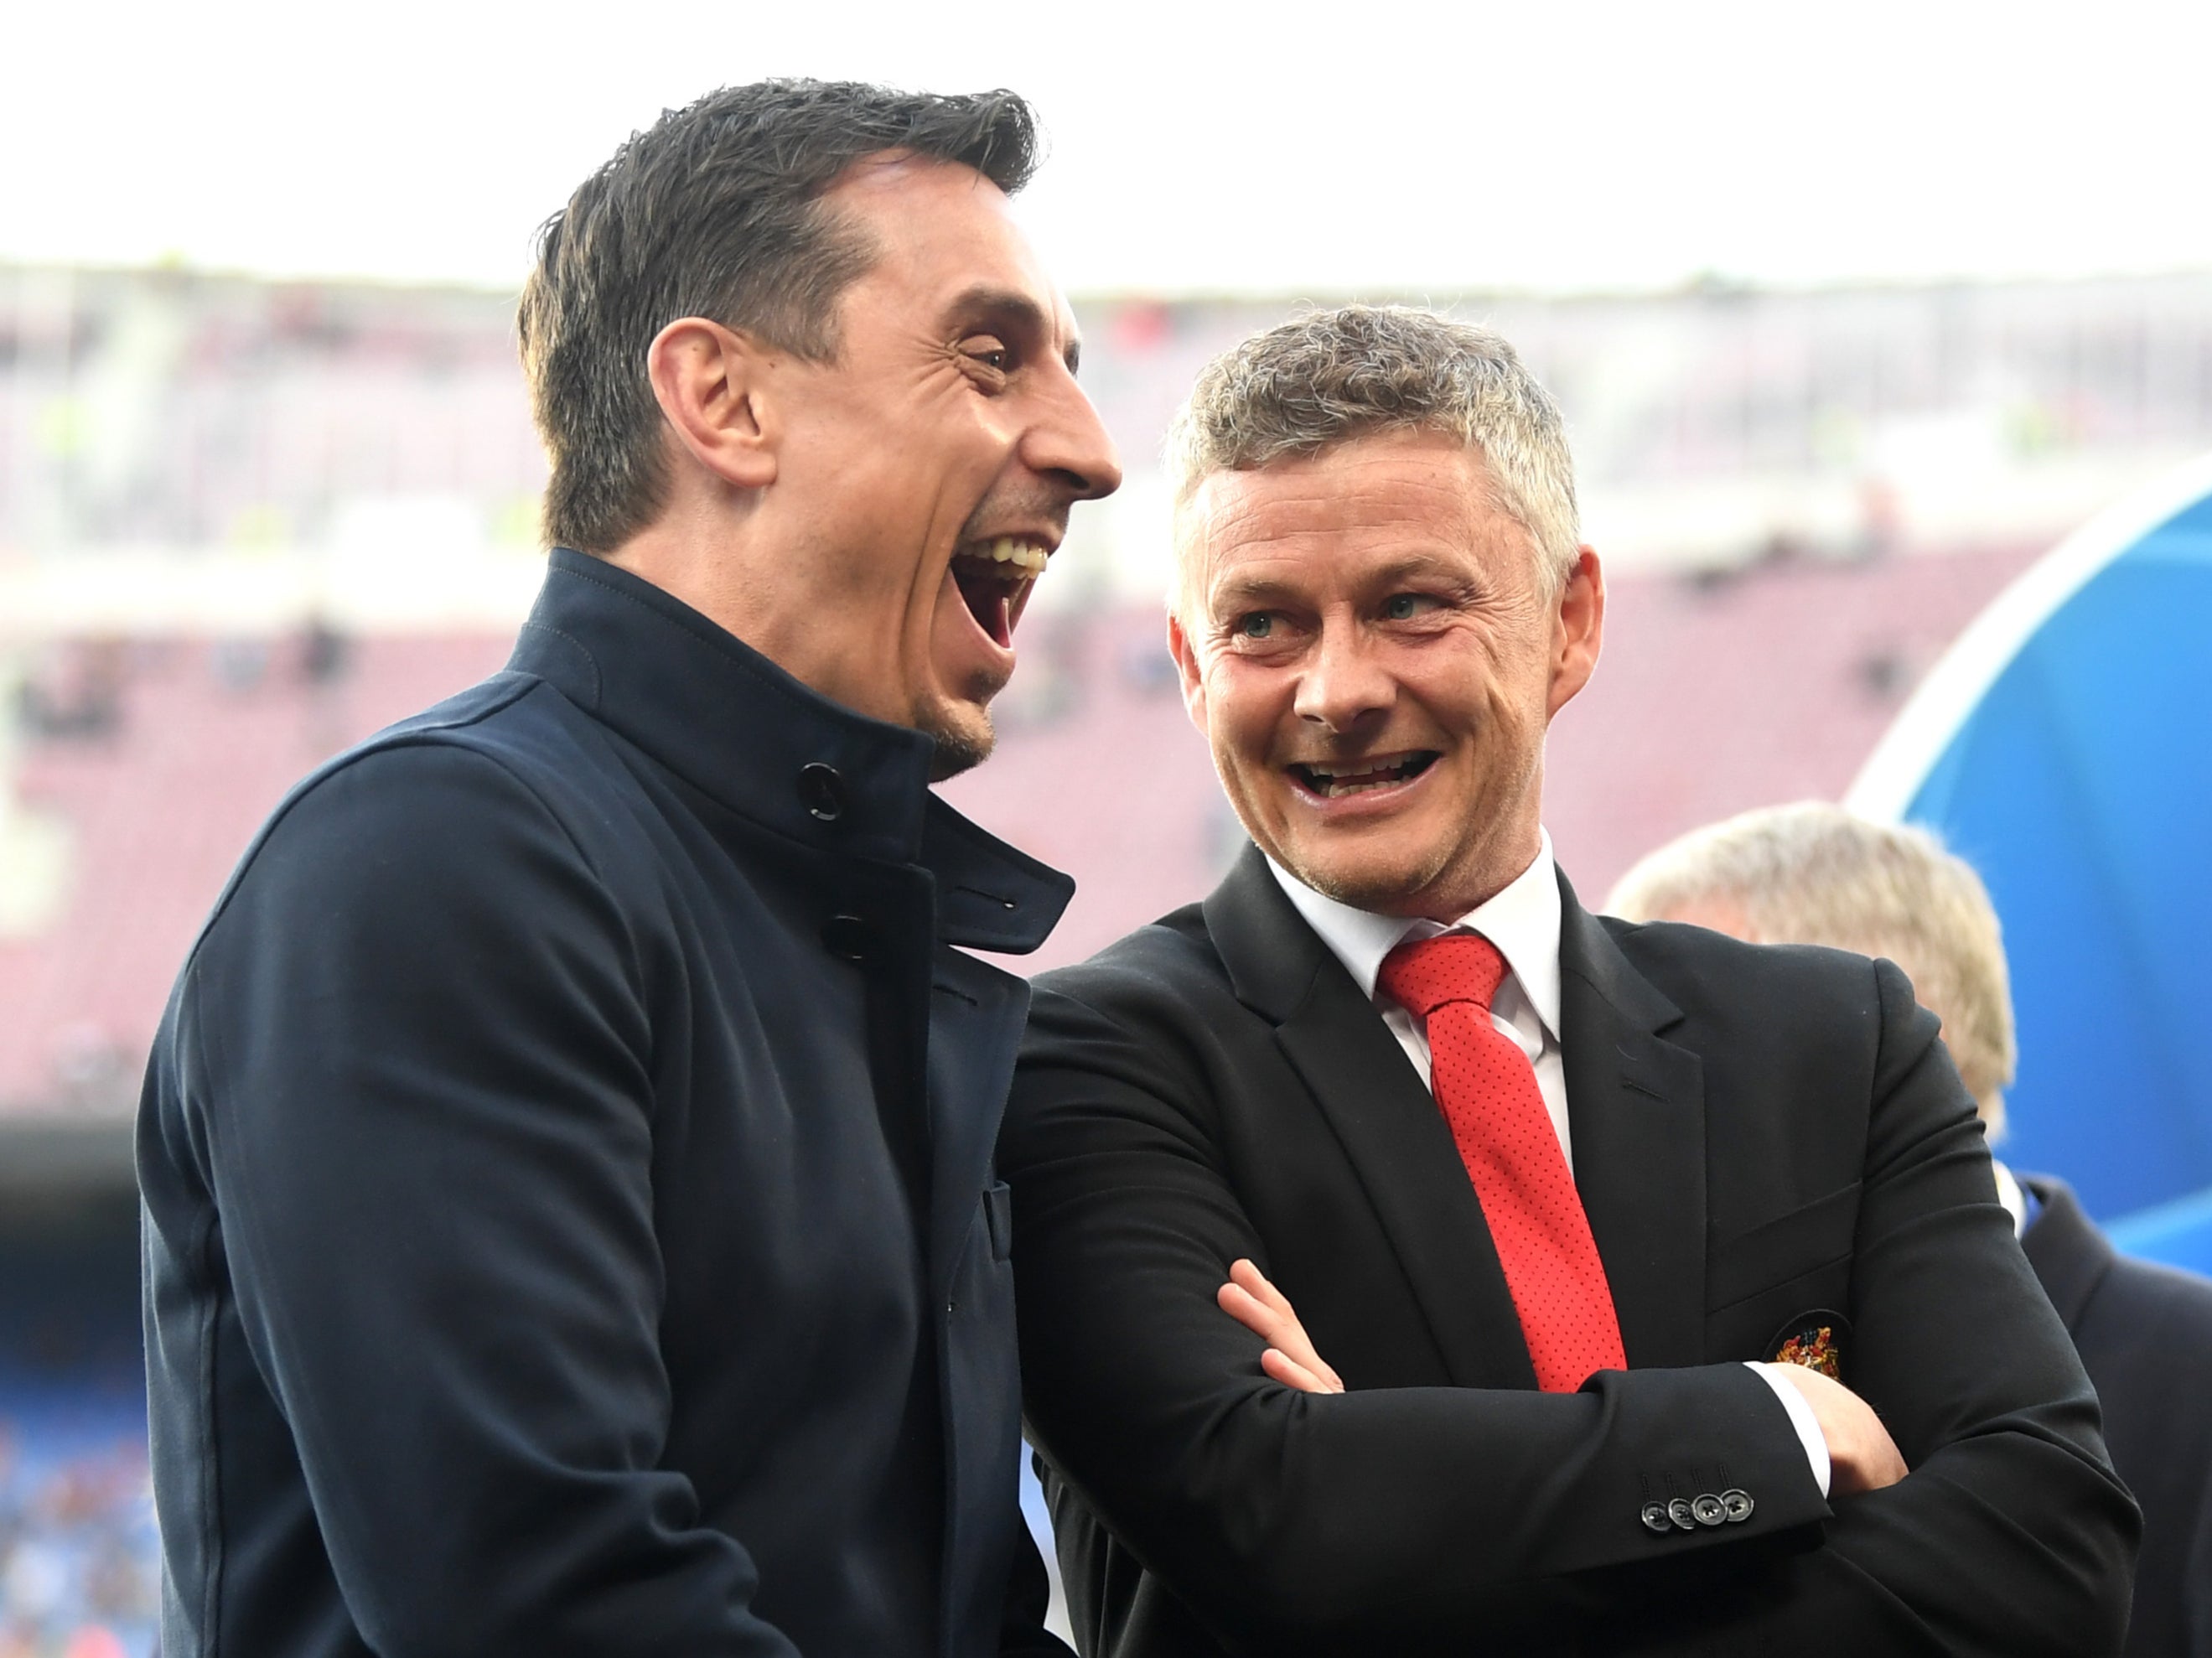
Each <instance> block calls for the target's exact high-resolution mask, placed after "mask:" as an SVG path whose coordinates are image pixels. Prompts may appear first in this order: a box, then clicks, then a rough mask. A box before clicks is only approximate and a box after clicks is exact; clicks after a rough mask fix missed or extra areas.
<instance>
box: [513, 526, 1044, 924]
mask: <svg viewBox="0 0 2212 1658" xmlns="http://www.w3.org/2000/svg"><path fill="white" fill-rule="evenodd" d="M507 667H508V669H509V670H510V671H514V672H519V673H526V674H531V675H534V676H535V677H538V678H541V679H544V680H545V681H546V682H547V683H550V684H551V685H553V686H554V687H555V688H556V689H558V690H559V691H560V692H561V693H562V695H565V696H567V697H568V700H569V701H572V702H574V703H575V704H576V705H577V706H578V707H579V708H582V709H584V710H585V711H586V713H588V714H592V716H593V717H595V718H596V719H598V720H600V721H601V722H602V723H603V724H605V725H606V726H609V727H610V728H611V729H612V730H613V731H615V732H617V733H618V734H619V735H620V736H622V737H623V738H625V739H626V740H627V741H629V742H630V743H632V744H635V746H637V747H638V748H640V749H641V750H644V751H645V752H646V753H647V754H648V755H650V756H653V758H654V759H655V760H657V761H659V762H660V763H661V764H663V765H665V766H666V767H667V768H669V769H670V770H671V771H672V772H674V773H676V774H678V776H680V777H682V778H683V779H684V780H685V781H686V782H688V783H690V785H691V786H693V787H695V788H696V789H698V790H699V791H701V792H702V793H704V794H706V795H708V797H710V798H711V799H714V800H715V801H716V802H718V803H719V804H720V805H723V806H726V807H727V808H728V809H729V810H730V811H733V812H735V813H737V814H738V816H739V817H743V818H744V819H746V820H747V821H748V822H750V823H754V824H756V825H757V826H759V827H761V828H763V829H769V830H771V831H773V832H774V833H775V834H777V835H782V836H784V837H785V838H787V839H788V840H792V841H798V842H799V843H800V844H802V845H805V846H810V847H819V848H821V849H823V850H824V851H831V852H836V853H844V854H846V855H848V856H851V857H855V858H860V859H868V860H870V861H872V862H878V863H887V864H902V865H911V864H920V865H924V866H925V867H927V869H929V870H930V872H932V873H933V874H934V875H935V876H936V878H937V883H938V893H939V897H938V925H939V937H940V938H942V939H943V940H944V941H945V942H946V943H948V944H964V945H968V946H970V947H972V948H976V949H983V950H1006V951H1012V952H1017V953H1018V952H1022V951H1025V950H1034V949H1036V946H1037V945H1038V944H1042V942H1043V941H1044V938H1045V936H1046V934H1048V932H1051V931H1052V928H1053V926H1054V923H1055V922H1057V921H1058V920H1059V919H1060V912H1061V911H1062V910H1064V909H1065V908H1066V907H1067V901H1068V898H1069V897H1070V896H1072V895H1073V891H1074V883H1073V882H1072V881H1070V880H1069V879H1068V878H1067V877H1066V876H1065V875H1062V874H1060V872H1058V871H1056V870H1054V869H1051V868H1048V866H1046V865H1043V864H1041V863H1039V862H1037V860H1036V859H1033V858H1030V857H1027V856H1025V855H1024V854H1023V853H1019V852H1017V851H1015V850H1014V849H1013V848H1012V847H1009V846H1007V845H1006V844H1005V843H1004V842H1003V841H999V840H997V839H995V838H994V837H993V836H991V835H987V834H986V833H985V832H984V831H983V830H981V829H978V828H976V826H975V824H973V823H969V821H968V820H967V819H966V818H964V817H961V816H960V814H959V813H957V812H956V811H953V810H952V808H951V807H950V806H948V805H945V803H944V802H943V801H942V800H940V799H938V798H937V796H936V795H935V794H933V793H931V791H930V788H929V765H930V756H931V754H932V752H933V746H934V745H933V744H932V742H931V740H930V738H928V737H927V736H925V735H924V734H923V733H921V732H918V731H913V730H909V729H908V728H907V727H905V726H894V725H890V724H887V723H886V722H884V721H883V720H871V719H869V718H867V717H866V715H863V714H855V713H854V711H853V710H851V709H850V708H845V707H843V706H842V704H839V703H836V702H834V701H830V700H829V698H828V697H825V696H823V695H821V694H820V693H819V692H817V691H815V690H813V689H811V688H809V687H808V686H806V685H805V684H802V683H800V682H799V681H798V680H797V679H794V678H793V677H792V676H791V675H789V674H787V673H786V672H785V671H783V670H782V669H781V668H779V667H778V666H776V665H775V663H773V662H771V661H769V659H767V658H766V657H764V656H763V655H761V654H760V653H759V652H757V651H756V650H753V649H752V648H751V647H749V646H747V645H746V644H744V642H743V641H741V640H739V639H738V638H737V637H736V636H735V635H732V634H731V633H730V632H728V631H727V630H726V629H723V628H720V627H719V626H717V625H716V624H715V623H712V622H710V621H708V619H707V618H706V617H705V616H702V615H700V614H699V612H698V611H696V610H693V609H691V607H690V606H689V605H687V604H684V603H683V602H682V601H681V600H679V599H678V598H674V597H673V596H672V595H671V594H669V593H667V592H663V591H662V590H661V589H660V588H659V587H656V586H653V584H652V583H651V582H649V581H646V580H642V579H641V578H640V577H637V576H635V575H632V574H630V573H629V572H628V571H627V570H623V569H618V568H616V567H615V566H613V565H611V564H609V563H606V562H605V561H603V560H600V559H596V558H592V557H590V556H587V555H586V554H583V553H579V552H575V551H573V550H570V549H568V548H565V547H556V548H555V549H554V550H553V551H552V553H551V555H550V557H549V559H548V567H547V569H546V573H545V583H544V586H543V587H542V588H540V589H539V591H538V602H537V604H535V605H534V606H532V610H531V613H530V617H529V620H528V621H526V622H525V623H523V626H522V631H521V635H520V637H519V638H518V639H517V641H516V642H515V647H514V654H513V658H512V659H510V660H509V661H508V663H507Z"/></svg>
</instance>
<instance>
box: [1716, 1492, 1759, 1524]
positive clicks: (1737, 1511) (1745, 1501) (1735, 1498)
mask: <svg viewBox="0 0 2212 1658" xmlns="http://www.w3.org/2000/svg"><path fill="white" fill-rule="evenodd" d="M1721 1509H1722V1512H1723V1513H1724V1514H1725V1515H1727V1516H1728V1521H1729V1524H1730V1525H1732V1526H1735V1525H1741V1524H1742V1523H1743V1522H1744V1521H1747V1520H1748V1519H1750V1518H1751V1509H1752V1502H1751V1493H1750V1492H1749V1491H1743V1490H1741V1489H1740V1488H1738V1487H1736V1486H1734V1485H1731V1486H1729V1488H1728V1490H1726V1491H1723V1492H1722V1493H1721Z"/></svg>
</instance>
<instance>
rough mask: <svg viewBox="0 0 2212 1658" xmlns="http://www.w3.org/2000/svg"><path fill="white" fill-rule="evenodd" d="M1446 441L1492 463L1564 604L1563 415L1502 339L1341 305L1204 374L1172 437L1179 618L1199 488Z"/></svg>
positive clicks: (1186, 596)
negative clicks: (1318, 461) (1410, 438)
mask: <svg viewBox="0 0 2212 1658" xmlns="http://www.w3.org/2000/svg"><path fill="white" fill-rule="evenodd" d="M1398 431H1436V432H1444V433H1449V434H1452V435H1454V436H1455V437H1457V438H1458V439H1459V440H1460V441H1461V442H1462V443H1464V444H1466V445H1467V446H1468V448H1470V449H1472V450H1474V451H1477V452H1479V453H1480V455H1481V457H1482V459H1483V460H1484V461H1485V462H1486V466H1485V469H1484V470H1485V471H1486V472H1487V474H1488V477H1489V482H1490V487H1491V490H1492V497H1493V499H1494V501H1495V502H1496V504H1497V506H1498V508H1499V510H1501V511H1502V512H1504V513H1505V514H1506V515H1507V516H1508V517H1510V518H1511V519H1513V520H1514V521H1515V522H1516V523H1517V524H1519V525H1521V527H1522V529H1523V530H1525V531H1528V538H1529V541H1530V543H1531V544H1532V548H1533V550H1534V554H1535V556H1536V563H1537V574H1538V578H1539V582H1540V585H1541V586H1542V588H1543V590H1544V591H1545V592H1547V593H1552V592H1558V591H1559V587H1560V586H1561V585H1562V584H1563V583H1564V582H1565V580H1566V579H1567V576H1568V575H1569V574H1570V573H1571V572H1572V570H1573V569H1574V567H1575V559H1576V556H1577V552H1578V551H1579V550H1580V543H1581V528H1580V524H1579V520H1578V518H1577V512H1576V507H1575V473H1574V461H1573V459H1572V457H1571V456H1570V455H1569V453H1568V452H1567V438H1566V427H1565V422H1564V421H1562V420H1561V419H1560V417H1559V404H1556V403H1554V402H1553V400H1552V394H1551V393H1550V392H1547V391H1546V390H1545V389H1544V388H1543V386H1541V385H1540V384H1539V383H1538V382H1537V380H1536V377H1535V376H1534V375H1533V374H1530V373H1529V372H1528V369H1527V368H1526V367H1524V366H1523V365H1522V361H1521V358H1520V355H1519V354H1518V353H1517V352H1516V351H1515V350H1514V349H1513V347H1512V345H1511V344H1510V343H1509V342H1508V341H1507V340H1506V339H1505V337H1504V336H1503V335H1502V334H1498V333H1496V332H1494V331H1492V330H1490V329H1487V328H1481V327H1478V326H1476V325H1474V324H1473V323H1464V322H1454V321H1452V320H1451V319H1449V318H1446V317H1440V316H1438V315H1437V314H1436V313H1434V312H1431V311H1422V310H1418V309H1416V308H1414V307H1410V306H1366V305H1346V306H1340V307H1336V308H1335V309H1334V310H1330V311H1315V312H1311V313H1308V314H1306V315H1304V316H1301V317H1296V318H1293V319H1291V320H1290V321H1289V322H1286V323H1282V324H1280V325H1277V326H1276V327H1273V328H1270V329H1266V330H1264V331H1261V332H1260V333H1257V334H1255V335H1253V336H1252V337H1250V338H1249V339H1247V340H1244V341H1243V342H1242V343H1239V344H1237V345H1235V346H1232V347H1231V348H1230V349H1228V350H1227V351H1225V352H1223V353H1222V354H1221V355H1219V356H1218V357H1216V358H1215V359H1214V360H1213V361H1212V362H1210V363H1208V364H1206V367H1204V368H1203V369H1201V370H1200V373H1199V376H1198V383H1197V384H1196V385H1195V386H1193V387H1192V388H1191V392H1190V396H1189V398H1188V400H1187V401H1186V402H1185V403H1184V404H1183V406H1182V410H1181V411H1180V412H1178V413H1177V415H1176V418H1175V422H1174V424H1173V425H1172V426H1171V427H1170V428H1169V431H1168V440H1167V465H1168V477H1169V482H1170V483H1171V484H1172V485H1173V487H1174V491H1175V504H1176V517H1177V519H1178V525H1177V531H1176V594H1175V597H1174V604H1175V607H1176V610H1177V611H1178V612H1179V613H1182V614H1188V601H1189V600H1190V599H1191V598H1193V597H1194V594H1193V592H1192V591H1191V589H1192V586H1193V583H1194V573H1193V571H1192V570H1191V568H1190V567H1191V564H1192V562H1193V561H1192V558H1191V554H1190V550H1189V549H1188V545H1187V542H1188V537H1187V536H1186V535H1185V534H1184V533H1183V528H1182V524H1181V522H1180V520H1181V519H1182V510H1183V508H1184V507H1186V506H1187V505H1188V503H1189V501H1190V499H1191V497H1192V496H1193V495H1194V494H1196V493H1197V490H1198V488H1199V486H1200V484H1201V483H1204V482H1205V481H1206V479H1207V478H1209V477H1212V476H1213V474H1215V473H1217V472H1221V471H1252V470H1254V469H1256V468H1259V467H1262V466H1266V465H1269V464H1270V463H1271V462H1273V461H1278V460H1280V459H1284V458H1285V457H1286V456H1309V455H1317V454H1321V453H1322V452H1325V451H1328V450H1330V449H1334V448H1335V447H1336V446H1339V445H1340V444H1345V443H1349V442H1352V440H1355V439H1358V438H1363V437H1369V436H1372V435H1374V434H1377V433H1383V432H1398Z"/></svg>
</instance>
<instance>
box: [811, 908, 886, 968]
mask: <svg viewBox="0 0 2212 1658" xmlns="http://www.w3.org/2000/svg"><path fill="white" fill-rule="evenodd" d="M874 942H875V936H874V931H873V929H872V928H871V927H870V926H868V924H867V923H866V921H864V920H861V919H860V917H859V916H857V915H832V916H831V917H830V918H829V920H826V921H824V922H823V924H822V945H823V949H825V950H828V951H829V953H830V954H831V955H832V956H842V957H844V958H845V959H846V960H847V961H848V962H865V961H866V960H867V959H868V947H869V945H871V944H873V943H874Z"/></svg>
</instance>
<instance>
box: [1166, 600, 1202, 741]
mask: <svg viewBox="0 0 2212 1658" xmlns="http://www.w3.org/2000/svg"><path fill="white" fill-rule="evenodd" d="M1168 653H1169V654H1170V656H1172V657H1174V658H1175V664H1176V675H1177V676H1178V677H1180V678H1181V679H1182V706H1183V712H1184V713H1186V714H1188V715H1189V716H1190V723H1191V724H1192V725H1194V726H1197V727H1198V734H1199V735H1200V737H1207V738H1210V737H1211V733H1210V732H1207V730H1206V678H1205V676H1204V675H1202V674H1201V673H1200V671H1199V664H1198V652H1197V649H1196V648H1195V647H1194V646H1193V645H1192V644H1191V642H1190V635H1188V634H1187V633H1185V632H1184V631H1183V630H1182V617H1181V616H1177V615H1176V613H1175V612H1174V611H1173V610H1170V611H1169V612H1168Z"/></svg>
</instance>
